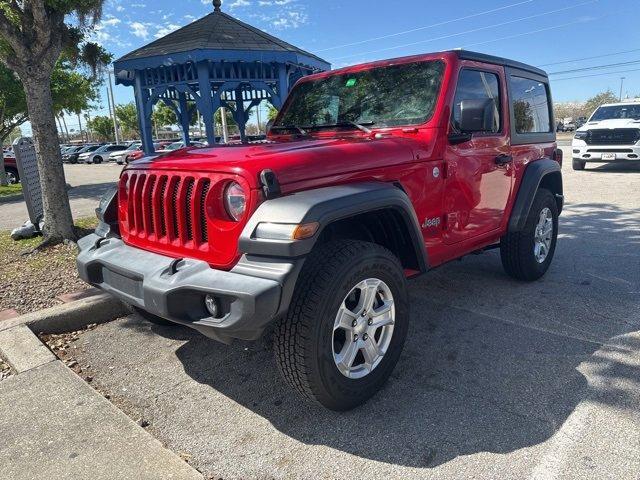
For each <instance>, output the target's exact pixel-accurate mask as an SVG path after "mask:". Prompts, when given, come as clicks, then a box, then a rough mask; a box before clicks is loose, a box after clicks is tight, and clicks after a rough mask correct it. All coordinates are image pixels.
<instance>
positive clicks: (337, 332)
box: [274, 240, 409, 410]
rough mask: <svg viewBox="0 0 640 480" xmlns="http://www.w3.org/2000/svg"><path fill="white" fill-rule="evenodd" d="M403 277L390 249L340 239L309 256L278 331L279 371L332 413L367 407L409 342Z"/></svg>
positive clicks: (275, 343)
mask: <svg viewBox="0 0 640 480" xmlns="http://www.w3.org/2000/svg"><path fill="white" fill-rule="evenodd" d="M408 321H409V316H408V300H407V291H406V280H405V276H404V271H403V269H402V266H401V265H400V262H399V261H398V259H397V258H396V257H395V256H394V255H393V254H392V253H391V252H390V251H389V250H387V249H385V248H383V247H381V246H379V245H376V244H372V243H367V242H359V241H352V240H343V241H335V242H330V243H327V244H325V245H323V246H321V247H320V248H319V249H318V250H316V251H314V252H313V253H312V254H311V255H310V256H309V258H308V259H307V261H306V263H305V265H304V267H303V271H302V272H301V273H300V278H299V279H298V284H297V286H296V291H295V293H294V296H293V300H292V302H291V306H290V308H289V312H288V314H287V315H286V317H284V318H283V319H282V320H280V321H279V323H278V324H277V325H276V327H275V331H274V352H275V355H276V360H277V363H278V366H279V369H280V372H281V373H282V375H283V376H284V378H285V379H286V381H287V382H288V383H289V384H290V385H291V386H292V387H293V388H294V389H295V390H297V391H298V392H299V393H301V394H302V395H304V396H305V397H307V398H310V399H312V400H315V401H316V402H318V403H320V404H321V405H323V406H325V407H327V408H329V409H332V410H348V409H351V408H354V407H356V406H358V405H360V404H361V403H363V402H365V401H366V400H367V399H369V398H370V397H371V396H373V395H374V394H375V393H376V392H377V391H378V390H379V389H380V388H381V387H382V386H383V385H384V383H385V382H386V381H387V379H388V378H389V376H390V375H391V372H392V371H393V369H394V367H395V365H396V363H397V361H398V358H399V357H400V354H401V352H402V347H403V345H404V341H405V338H406V335H407V328H408Z"/></svg>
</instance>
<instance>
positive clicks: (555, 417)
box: [125, 204, 640, 467]
mask: <svg viewBox="0 0 640 480" xmlns="http://www.w3.org/2000/svg"><path fill="white" fill-rule="evenodd" d="M567 209H568V210H570V211H571V216H569V217H567V218H565V219H564V221H563V222H562V233H563V234H564V236H563V238H562V239H561V240H560V242H561V247H562V250H564V251H565V252H567V251H571V250H579V249H582V248H583V245H584V244H586V242H592V243H595V244H596V245H598V244H599V243H602V245H603V246H604V245H605V242H609V246H608V249H603V250H602V254H603V258H602V259H600V260H599V259H598V258H596V259H595V260H594V259H593V258H592V257H591V256H589V255H584V256H581V255H579V254H578V255H577V256H575V258H576V259H577V260H575V261H577V262H578V266H577V271H579V272H580V271H581V270H589V269H591V268H599V265H600V264H599V263H597V262H599V261H602V262H606V263H608V264H609V265H610V266H611V269H613V270H614V271H617V269H618V268H617V265H618V264H617V263H616V262H622V263H625V262H626V263H629V259H627V258H624V257H623V258H621V259H619V260H612V259H611V258H607V256H606V254H608V253H610V252H617V251H625V250H631V251H635V252H636V254H635V256H633V257H629V258H630V259H631V263H632V264H633V263H635V264H636V266H637V263H638V256H637V251H638V246H640V235H639V233H638V229H637V228H634V227H637V215H638V211H637V210H636V211H635V212H628V211H621V210H619V209H617V208H615V207H613V206H611V205H606V204H581V205H569V206H568V207H567ZM632 215H636V217H635V218H636V220H634V219H632ZM595 233H597V240H594V238H595V235H593V234H595ZM612 241H615V245H611V242H612ZM589 248H594V247H589ZM564 262H569V260H568V258H565V259H562V258H558V262H557V263H556V264H555V265H554V266H552V270H551V271H550V272H549V274H548V277H546V279H545V280H542V281H541V282H536V283H532V284H526V283H517V282H515V281H513V280H510V279H509V278H507V277H506V276H505V275H503V274H502V273H500V272H499V269H500V266H499V258H498V256H497V255H495V254H490V255H486V256H482V257H470V258H469V259H467V260H465V261H464V262H462V263H460V262H455V263H453V264H450V265H447V266H444V267H443V268H441V269H438V270H437V271H436V272H434V273H433V274H431V275H432V276H430V275H427V276H425V277H422V279H420V280H418V281H415V282H413V283H412V284H411V287H410V296H411V308H412V316H413V318H412V323H411V327H410V332H409V335H408V338H407V343H406V345H405V350H404V353H403V355H402V357H401V360H400V362H399V364H398V366H397V367H396V369H395V371H394V374H393V376H392V378H391V379H390V381H389V383H388V384H387V386H386V387H385V388H384V390H383V391H381V392H380V393H379V394H378V395H377V396H375V397H374V398H373V399H372V400H371V401H369V402H368V403H367V404H365V405H363V406H362V407H360V408H358V409H356V410H353V411H351V412H346V413H335V412H331V411H328V410H325V409H323V408H321V407H316V406H314V405H310V404H307V403H305V402H304V401H302V400H301V399H300V398H299V397H298V396H297V395H296V394H295V393H294V392H293V391H292V390H290V389H289V388H288V386H287V385H286V384H285V383H284V381H283V380H282V379H281V377H280V376H279V374H278V372H277V369H276V366H275V363H274V361H273V360H272V355H271V351H270V348H269V347H268V346H266V343H264V342H262V343H260V342H256V343H236V344H234V345H232V346H224V345H221V344H218V343H216V342H214V341H211V340H209V339H207V338H205V337H202V336H200V335H199V334H197V333H195V332H192V331H191V330H189V329H185V328H164V327H156V326H154V327H151V330H152V331H153V333H156V334H159V335H162V336H164V337H167V338H171V339H178V340H182V341H185V343H184V344H183V345H182V346H180V347H179V348H178V349H177V351H176V355H177V357H178V359H179V360H180V362H181V363H182V365H183V366H184V369H185V371H186V373H187V374H188V375H189V376H190V377H191V378H193V379H194V380H195V381H196V382H199V383H200V384H204V385H208V386H210V387H211V388H213V389H215V390H217V391H219V392H221V393H223V394H224V395H225V396H227V397H228V398H230V399H232V400H234V401H235V402H238V403H239V404H241V405H242V406H244V407H246V408H247V409H250V410H251V411H253V412H255V413H256V414H257V415H260V416H261V417H263V418H265V419H267V420H268V421H269V422H270V423H271V424H272V425H274V426H275V428H277V429H278V430H280V431H281V432H283V433H284V434H286V435H288V436H290V437H292V438H294V439H296V440H298V441H300V442H303V443H305V444H310V445H315V444H319V445H326V446H329V447H331V448H334V449H338V450H341V451H344V452H347V453H350V454H352V455H356V456H358V457H363V458H367V459H371V460H376V461H380V462H386V463H391V464H398V465H403V466H409V467H434V466H438V465H441V464H443V463H446V462H448V461H450V460H452V459H455V458H456V457H458V456H463V455H471V454H475V453H480V452H493V453H509V452H513V451H515V450H518V449H522V448H525V447H529V446H533V445H537V444H540V443H542V442H545V441H546V440H548V439H549V438H550V437H551V436H552V435H553V434H554V433H555V432H556V431H557V430H558V429H559V428H560V427H561V426H562V424H563V423H564V422H565V421H566V419H567V418H568V416H569V415H570V414H571V413H572V412H573V410H574V409H575V408H576V406H577V405H578V404H579V403H580V402H581V401H584V400H593V401H597V402H600V403H605V404H608V405H611V406H614V407H616V408H619V409H633V408H636V407H634V397H633V395H637V394H634V393H632V391H631V390H632V389H634V388H635V389H637V388H638V385H639V384H638V370H637V366H635V367H634V366H632V365H625V364H618V363H616V362H614V361H612V360H611V356H610V355H607V352H609V351H611V352H612V353H616V351H618V350H620V351H627V350H629V351H635V352H637V351H640V342H638V341H637V340H634V339H630V338H627V337H621V336H622V335H624V334H627V333H630V332H634V331H637V330H640V318H638V317H637V316H636V317H634V314H633V312H634V311H635V312H637V311H638V304H637V295H628V294H627V293H626V292H623V295H622V296H618V297H615V299H614V301H615V303H616V304H618V305H617V306H618V307H619V308H620V311H621V312H627V313H626V314H625V313H621V314H620V315H619V316H618V317H617V318H612V319H611V321H609V322H606V324H604V323H605V322H603V321H602V318H601V315H600V314H601V313H602V314H603V315H604V313H603V312H606V311H607V310H608V305H607V299H606V297H607V295H609V293H610V292H608V291H607V290H606V289H607V288H610V289H613V288H617V287H616V286H615V285H614V286H608V287H606V286H605V287H602V286H601V285H599V284H596V283H585V282H583V283H580V278H582V277H579V276H578V277H575V278H574V277H573V276H572V273H571V272H570V271H569V270H570V269H568V268H567V267H566V266H565V264H564ZM580 262H583V264H582V265H580ZM593 262H596V263H593ZM632 267H633V265H632ZM554 270H555V271H554ZM633 271H636V272H637V270H633V269H632V270H631V272H632V273H631V275H634V274H633ZM636 275H638V274H637V273H636ZM585 278H586V277H585ZM623 281H626V282H627V283H628V284H629V286H628V287H627V288H628V289H629V292H632V289H636V290H637V289H638V288H640V279H638V278H637V276H636V277H633V276H631V277H627V280H624V279H623ZM634 282H636V283H634ZM461 285H462V286H463V287H461ZM558 288H560V289H566V290H567V291H570V290H571V289H581V290H580V291H581V292H582V293H583V294H584V295H591V296H594V297H595V298H596V301H597V302H598V303H597V304H598V305H601V306H599V307H596V309H594V312H593V315H592V316H588V315H587V317H586V318H582V319H581V320H582V321H584V322H585V326H584V327H581V328H582V329H583V330H584V332H585V334H584V335H578V334H576V335H571V334H566V333H563V332H561V331H560V330H559V326H558V323H557V320H558V319H563V320H564V319H566V321H567V322H570V321H571V320H572V319H573V317H576V316H578V315H582V314H580V313H576V311H577V310H576V309H577V308H578V306H577V304H576V305H572V303H571V302H572V301H576V302H577V301H579V300H572V299H571V298H568V299H566V298H565V297H562V296H561V295H564V294H563V293H561V292H558V291H555V290H556V289H558ZM547 291H551V297H545V296H544V295H543V294H544V292H547ZM517 295H520V297H517V302H515V303H519V305H518V306H519V307H521V308H523V309H526V311H527V312H530V313H529V314H527V315H525V316H520V317H518V316H517V315H516V314H515V313H512V311H511V310H508V309H507V307H509V303H508V300H509V298H512V297H515V296H517ZM554 295H555V297H554ZM549 298H550V299H551V301H550V300H549ZM501 302H502V303H501ZM554 302H555V303H554ZM487 304H489V305H490V308H494V309H495V312H496V313H491V312H490V311H485V310H486V309H485V308H484V307H481V306H482V305H487ZM493 304H495V306H494V305H493ZM475 306H477V307H478V308H475ZM498 306H500V307H504V308H505V309H503V310H499V309H498ZM598 309H600V310H602V311H597V310H598ZM514 311H515V310H514ZM510 312H511V313H510ZM529 315H530V317H531V321H530V319H529ZM540 318H542V319H543V320H540ZM545 318H546V320H545ZM634 318H635V319H634ZM534 319H535V322H534V321H533V320H534ZM125 327H126V328H132V329H135V330H138V331H140V332H145V333H148V334H150V333H151V332H150V331H149V326H148V325H144V324H140V322H139V321H138V320H137V319H131V320H129V321H128V322H127V323H125ZM588 330H590V331H591V332H590V333H589V332H587V331H588ZM587 333H589V334H587ZM598 334H600V340H593V339H592V338H594V337H596V336H597V335H598ZM620 338H623V340H620ZM614 340H615V342H617V343H615V344H614V343H610V341H614ZM604 343H607V345H603V344H604ZM584 365H591V368H592V370H594V371H597V372H598V375H599V377H600V381H598V382H596V383H594V384H593V385H592V384H591V378H590V381H589V382H587V379H586V378H585V376H584V375H583V374H582V373H581V371H579V369H578V368H577V367H578V366H581V368H580V370H582V366H584ZM621 378H622V379H627V380H629V382H627V383H623V384H622V385H623V386H621V384H619V383H616V381H617V380H619V379H621ZM624 385H626V387H625V386H624ZM630 389H631V390H630ZM636 398H637V397H636Z"/></svg>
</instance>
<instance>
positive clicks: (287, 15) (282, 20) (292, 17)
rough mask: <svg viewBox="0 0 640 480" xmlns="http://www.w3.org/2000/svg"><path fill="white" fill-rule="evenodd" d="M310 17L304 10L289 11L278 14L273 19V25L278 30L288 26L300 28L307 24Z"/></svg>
mask: <svg viewBox="0 0 640 480" xmlns="http://www.w3.org/2000/svg"><path fill="white" fill-rule="evenodd" d="M308 20H309V17H308V15H307V14H306V13H304V12H297V11H289V12H284V13H282V14H280V15H278V16H277V17H276V18H274V19H273V20H272V21H271V25H273V27H275V28H277V29H278V30H286V29H288V28H298V27H301V26H302V25H305V24H306V23H307V22H308Z"/></svg>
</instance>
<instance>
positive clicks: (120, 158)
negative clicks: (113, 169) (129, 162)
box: [109, 142, 142, 165]
mask: <svg viewBox="0 0 640 480" xmlns="http://www.w3.org/2000/svg"><path fill="white" fill-rule="evenodd" d="M140 148H142V143H140V142H134V143H132V144H131V145H129V146H128V147H127V148H126V149H124V150H119V151H115V152H113V153H112V154H111V155H110V156H109V160H110V161H113V162H116V163H117V164H118V165H122V164H124V163H126V160H125V158H126V157H127V156H128V155H129V154H131V153H133V152H135V151H137V150H139V149H140Z"/></svg>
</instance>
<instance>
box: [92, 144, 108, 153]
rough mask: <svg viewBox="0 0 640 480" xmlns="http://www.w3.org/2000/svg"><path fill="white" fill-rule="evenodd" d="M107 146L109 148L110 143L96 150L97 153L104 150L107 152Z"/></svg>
mask: <svg viewBox="0 0 640 480" xmlns="http://www.w3.org/2000/svg"><path fill="white" fill-rule="evenodd" d="M107 148H109V145H103V146H101V147H100V148H98V149H96V150H95V153H102V152H106V151H107Z"/></svg>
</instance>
